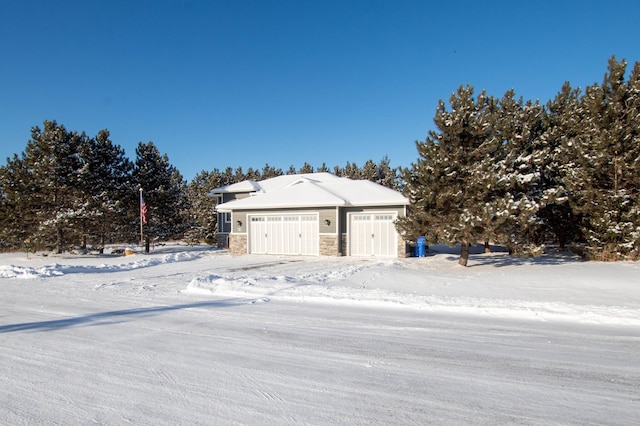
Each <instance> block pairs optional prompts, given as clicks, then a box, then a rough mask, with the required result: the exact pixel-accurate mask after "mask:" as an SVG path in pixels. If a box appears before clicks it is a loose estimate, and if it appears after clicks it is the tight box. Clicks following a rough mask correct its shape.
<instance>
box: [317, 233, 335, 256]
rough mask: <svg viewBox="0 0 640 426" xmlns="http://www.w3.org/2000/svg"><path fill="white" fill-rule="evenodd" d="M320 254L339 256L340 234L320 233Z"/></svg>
mask: <svg viewBox="0 0 640 426" xmlns="http://www.w3.org/2000/svg"><path fill="white" fill-rule="evenodd" d="M320 256H338V236H337V235H326V234H320Z"/></svg>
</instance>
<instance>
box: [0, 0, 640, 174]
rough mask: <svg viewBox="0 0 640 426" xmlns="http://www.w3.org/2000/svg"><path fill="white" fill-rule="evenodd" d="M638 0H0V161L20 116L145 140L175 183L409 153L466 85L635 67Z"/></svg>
mask: <svg viewBox="0 0 640 426" xmlns="http://www.w3.org/2000/svg"><path fill="white" fill-rule="evenodd" d="M638 16H640V2H637V1H635V0H628V1H616V0H611V1H607V2H602V1H591V0H585V1H563V0H557V1H537V2H529V1H527V2H525V1H513V0H511V1H504V2H503V1H479V0H477V1H440V2H429V1H426V0H423V1H397V0H394V1H391V0H386V1H376V0H367V1H356V0H317V1H304V0H296V1H290V0H253V1H250V0H233V1H218V0H211V1H206V0H190V1H161V0H133V1H131V0H126V1H125V0H108V1H106V0H104V1H103V0H91V1H87V0H82V1H75V0H64V1H63V0H58V1H56V0H46V1H32V0H0V54H1V56H2V60H1V62H0V88H1V92H0V158H1V159H2V162H1V163H0V164H5V158H6V157H8V156H12V155H13V154H14V153H20V152H22V151H23V150H24V148H25V146H26V143H27V141H28V140H29V138H30V129H31V127H32V126H36V125H37V126H41V127H42V122H43V121H44V120H57V121H58V123H60V124H63V125H65V127H66V128H67V129H68V130H78V131H85V132H86V133H87V134H88V135H90V136H95V135H96V134H97V133H98V131H99V130H100V129H105V128H106V129H108V130H109V131H110V133H111V139H112V140H113V142H114V143H116V144H118V145H121V146H122V147H123V148H124V149H125V151H126V153H127V156H128V157H129V158H131V159H134V158H135V147H136V146H137V144H138V142H140V141H142V142H148V141H153V142H154V143H155V144H156V146H157V147H158V149H159V150H160V151H161V152H162V153H166V154H167V155H168V156H169V160H170V162H171V163H172V164H173V165H174V166H176V167H177V168H178V169H179V170H180V171H181V172H182V174H183V175H184V177H185V178H186V179H187V180H190V179H191V178H193V176H195V174H196V173H198V172H199V171H201V170H208V171H209V170H213V169H214V168H218V169H224V168H226V167H227V166H232V167H234V168H235V167H237V166H242V167H243V168H244V169H245V170H246V169H247V168H248V167H254V168H262V167H263V166H264V165H265V163H268V164H270V165H272V166H275V167H280V168H282V169H285V170H286V169H287V168H288V167H289V166H290V165H294V166H295V167H300V166H302V165H303V163H304V162H305V161H306V162H309V163H310V164H311V165H312V166H314V167H318V166H320V165H321V164H322V163H323V162H324V163H326V164H327V165H328V166H329V167H331V168H332V167H333V166H335V165H340V166H344V165H345V164H346V162H347V161H349V162H355V163H357V164H358V165H362V164H363V163H364V162H365V161H366V160H368V159H372V160H374V161H376V162H378V161H379V160H380V159H382V158H383V157H384V156H388V157H389V158H390V160H391V164H392V166H409V165H410V164H411V163H412V162H414V161H416V159H417V151H416V148H415V144H414V142H415V141H416V140H424V138H425V137H426V135H427V132H428V130H429V129H431V128H433V116H434V112H435V108H436V106H437V103H438V100H439V99H444V100H447V99H448V98H449V96H450V95H451V93H452V92H453V91H455V89H456V88H457V87H458V86H460V85H463V84H471V85H472V86H473V87H474V88H475V89H476V91H477V92H478V91H480V90H481V89H486V90H487V91H488V93H489V94H491V95H495V96H501V95H502V94H503V93H504V92H505V91H507V90H509V89H511V88H513V89H515V91H516V93H517V94H518V95H520V96H522V97H523V98H525V99H540V100H541V101H544V102H546V101H547V100H549V99H551V98H553V97H554V96H555V95H556V93H557V92H558V91H559V90H560V88H561V86H562V84H563V83H564V82H565V81H570V82H571V83H572V85H573V86H574V87H581V88H584V87H585V86H587V85H591V84H593V83H595V82H597V83H600V82H601V81H602V78H603V75H604V73H605V72H606V67H607V60H608V59H609V58H610V57H611V55H616V57H617V58H618V59H622V58H625V59H626V60H627V61H628V62H629V64H630V66H629V68H631V65H633V63H634V62H637V61H640V35H639V33H638V29H637V28H638V22H637V19H638Z"/></svg>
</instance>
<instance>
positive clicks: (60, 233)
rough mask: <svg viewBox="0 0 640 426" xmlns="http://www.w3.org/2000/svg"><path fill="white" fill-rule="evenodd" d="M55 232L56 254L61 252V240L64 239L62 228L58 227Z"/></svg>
mask: <svg viewBox="0 0 640 426" xmlns="http://www.w3.org/2000/svg"><path fill="white" fill-rule="evenodd" d="M56 234H57V236H56V252H57V253H58V254H62V247H63V240H64V235H63V231H62V228H58V229H57V232H56Z"/></svg>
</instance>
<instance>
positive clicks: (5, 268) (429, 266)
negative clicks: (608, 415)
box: [0, 247, 640, 326]
mask: <svg viewBox="0 0 640 426" xmlns="http://www.w3.org/2000/svg"><path fill="white" fill-rule="evenodd" d="M173 250H174V251H171V249H170V248H169V249H166V250H164V251H159V252H157V253H152V254H150V255H142V254H140V255H134V256H128V257H126V258H123V257H106V256H105V257H96V256H84V257H67V258H64V257H59V258H56V261H59V263H50V264H43V262H46V260H47V259H46V258H31V259H29V260H25V259H24V258H22V259H18V258H16V257H15V256H14V257H13V258H12V257H11V256H9V255H6V256H0V259H2V260H10V261H12V263H13V264H4V265H0V285H2V279H20V280H34V279H37V280H45V281H51V280H55V279H63V278H64V279H66V280H67V282H76V283H78V284H77V287H78V288H81V287H82V283H83V282H87V281H90V282H91V283H92V284H93V288H95V289H102V290H104V289H107V288H108V289H110V291H130V290H127V285H133V284H132V283H140V284H139V286H140V287H139V288H143V289H145V290H149V289H153V290H154V291H156V292H158V291H162V290H163V289H164V290H165V291H168V292H173V294H179V295H183V296H190V297H196V298H211V297H214V298H243V299H247V300H250V301H252V302H268V301H285V302H296V303H323V304H340V305H343V306H344V305H353V306H369V307H384V308H396V309H412V310H421V311H426V312H439V313H453V314H464V315H481V316H487V317H500V318H517V319H526V320H537V321H574V322H580V323H595V324H615V325H625V326H640V285H638V283H639V282H640V265H639V264H638V263H633V262H622V263H598V262H581V261H579V260H577V259H575V258H569V257H558V256H556V257H554V256H549V257H546V258H540V259H534V260H530V259H514V258H511V257H509V256H508V255H507V254H505V253H494V254H487V255H485V254H472V256H471V259H470V267H468V268H462V267H459V266H457V263H456V258H455V256H454V255H452V254H450V253H439V254H435V255H432V256H429V257H426V258H419V259H418V258H410V259H391V260H378V259H363V258H346V257H342V258H331V257H287V256H250V255H247V256H230V255H229V254H227V253H226V252H224V251H222V252H220V251H215V250H213V251H212V250H203V249H188V248H186V247H174V248H173ZM123 259H126V260H129V259H130V261H127V262H122V261H123ZM115 275H117V277H114V278H113V279H112V278H108V277H110V276H115ZM70 277H73V278H72V280H71V281H68V280H69V279H70ZM149 277H154V280H155V283H150V278H149ZM51 283H52V284H53V283H55V281H51ZM115 284H117V285H115ZM68 297H71V298H72V297H74V295H73V294H70V295H68Z"/></svg>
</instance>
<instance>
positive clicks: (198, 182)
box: [185, 169, 223, 244]
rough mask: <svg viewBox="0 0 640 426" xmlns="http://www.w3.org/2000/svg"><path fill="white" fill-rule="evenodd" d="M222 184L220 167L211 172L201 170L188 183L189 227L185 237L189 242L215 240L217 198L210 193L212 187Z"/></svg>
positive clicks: (209, 242) (212, 241) (210, 242)
mask: <svg viewBox="0 0 640 426" xmlns="http://www.w3.org/2000/svg"><path fill="white" fill-rule="evenodd" d="M221 186H223V185H222V174H221V173H220V171H219V170H218V169H214V170H213V171H211V172H206V171H201V172H200V173H198V174H197V175H196V176H195V177H194V178H193V179H192V180H191V182H189V184H188V185H187V194H186V196H187V200H188V205H189V214H188V225H189V229H188V230H187V231H186V232H185V239H187V240H188V241H189V242H191V243H198V242H200V241H205V242H206V243H208V244H213V243H214V242H215V236H216V227H217V217H216V216H217V215H216V211H215V207H216V199H215V198H213V197H209V196H208V195H209V192H210V191H211V190H212V189H214V188H219V187H221Z"/></svg>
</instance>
